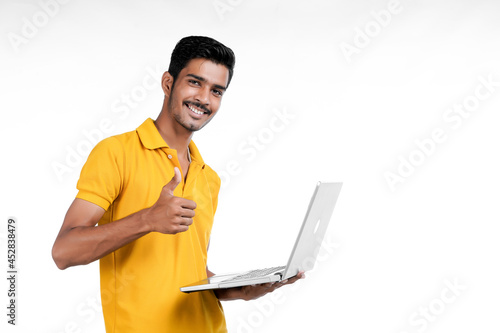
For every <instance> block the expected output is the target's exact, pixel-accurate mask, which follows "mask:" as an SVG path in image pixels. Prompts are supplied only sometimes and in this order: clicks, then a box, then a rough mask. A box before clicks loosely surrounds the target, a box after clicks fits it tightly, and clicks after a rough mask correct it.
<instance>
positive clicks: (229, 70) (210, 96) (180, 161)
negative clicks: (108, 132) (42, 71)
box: [52, 37, 303, 333]
mask: <svg viewBox="0 0 500 333" xmlns="http://www.w3.org/2000/svg"><path fill="white" fill-rule="evenodd" d="M234 63H235V58H234V54H233V52H232V50H231V49H229V48H227V47H226V46H224V45H222V44H221V43H219V42H217V41H215V40H213V39H211V38H208V37H186V38H183V39H182V40H180V41H179V42H178V43H177V45H176V47H175V49H174V51H173V52H172V57H171V62H170V66H169V69H168V72H165V73H164V74H163V77H162V89H163V92H164V94H165V98H164V101H163V107H162V110H161V112H160V114H159V116H158V118H157V119H156V121H153V120H152V119H147V120H146V121H145V122H144V123H143V124H142V125H141V126H139V127H138V128H137V130H136V131H132V132H128V133H124V134H121V135H117V136H113V137H110V138H107V139H105V140H103V141H101V142H100V143H99V144H97V146H96V147H95V148H94V150H93V151H92V152H91V154H90V156H89V158H88V160H87V162H86V164H85V166H84V167H83V169H82V172H81V175H80V179H79V181H78V184H77V188H78V190H79V192H78V194H77V196H76V199H75V200H74V201H73V203H72V205H71V206H70V208H69V209H68V212H67V214H66V217H65V219H64V222H63V225H62V227H61V230H60V232H59V235H58V236H57V239H56V241H55V243H54V247H53V250H52V256H53V258H54V261H55V262H56V264H57V266H58V267H59V268H60V269H65V268H67V267H70V266H75V265H82V264H88V263H90V262H93V261H95V260H97V259H100V273H101V298H102V305H103V312H104V319H105V324H106V331H107V332H114V333H123V332H151V333H154V332H227V329H226V323H225V318H224V312H223V309H222V306H221V304H220V302H219V300H231V299H245V300H251V299H255V298H258V297H260V296H262V295H264V294H266V293H268V292H271V291H273V290H275V289H276V288H278V287H280V286H282V285H283V284H282V283H275V284H262V285H256V286H246V287H241V288H231V289H224V290H217V291H215V292H214V291H203V292H196V293H192V294H183V293H182V292H180V291H179V287H181V286H182V285H185V284H188V283H191V282H193V281H196V280H200V279H203V278H206V277H207V275H208V276H212V275H213V273H212V272H210V271H209V270H208V267H207V250H208V244H209V239H210V232H211V229H212V224H213V218H214V214H215V210H216V208H217V197H218V192H219V188H220V179H219V177H218V176H217V174H216V173H215V172H214V171H213V170H212V169H211V168H210V167H209V166H208V165H206V164H205V163H204V161H203V159H202V157H201V155H200V152H199V151H198V149H197V148H196V145H195V144H194V142H193V141H192V140H191V138H192V136H193V133H194V132H195V131H198V130H200V129H201V128H203V127H204V126H205V125H206V124H207V123H208V122H209V121H210V120H211V119H212V118H213V117H214V116H215V114H216V113H217V111H218V109H219V106H220V103H221V100H222V96H223V95H224V93H225V91H226V89H227V87H228V85H229V83H230V81H231V78H232V74H233V68H234ZM165 184H166V185H165ZM96 224H97V226H96ZM301 277H303V273H302V272H301V273H299V274H298V275H297V276H296V277H294V278H291V279H289V281H288V282H286V283H284V284H288V283H293V282H294V281H296V280H297V279H298V278H301Z"/></svg>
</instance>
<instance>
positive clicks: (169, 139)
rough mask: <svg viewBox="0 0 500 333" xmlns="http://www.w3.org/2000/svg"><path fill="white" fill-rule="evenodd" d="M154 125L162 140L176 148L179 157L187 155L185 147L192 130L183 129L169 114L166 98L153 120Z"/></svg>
mask: <svg viewBox="0 0 500 333" xmlns="http://www.w3.org/2000/svg"><path fill="white" fill-rule="evenodd" d="M155 125H156V128H157V129H158V132H160V135H161V136H162V138H163V140H165V142H166V143H167V144H168V146H169V147H170V148H172V149H175V150H177V155H178V156H179V157H180V156H187V149H188V145H189V143H190V142H191V138H192V137H193V132H192V131H189V130H187V129H185V128H184V127H183V126H182V125H180V124H179V123H178V122H177V121H176V120H175V119H173V118H172V117H171V116H170V114H169V112H168V109H167V99H165V101H164V102H163V107H162V110H161V112H160V114H159V115H158V118H157V119H156V120H155Z"/></svg>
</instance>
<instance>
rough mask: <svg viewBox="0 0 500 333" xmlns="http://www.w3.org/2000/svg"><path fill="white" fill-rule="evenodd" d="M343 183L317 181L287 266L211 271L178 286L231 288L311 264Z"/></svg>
mask: <svg viewBox="0 0 500 333" xmlns="http://www.w3.org/2000/svg"><path fill="white" fill-rule="evenodd" d="M341 187H342V183H324V182H318V184H317V185H316V189H315V190H314V193H313V196H312V198H311V201H310V203H309V207H308V209H307V213H306V216H305V218H304V222H303V223H302V227H301V228H300V232H299V235H298V236H297V240H296V241H295V246H294V247H293V250H292V253H291V254H290V259H288V263H287V265H286V266H278V267H271V268H265V269H256V270H251V271H245V272H242V273H235V274H225V275H214V276H212V277H209V278H207V279H204V280H201V281H197V282H194V283H192V284H189V285H187V286H184V287H182V288H181V291H183V292H186V293H189V292H193V291H201V290H208V289H219V288H232V287H240V286H246V285H252V284H260V283H267V282H276V281H282V280H286V279H288V278H290V277H293V276H295V275H297V274H298V272H299V271H308V270H311V269H312V268H313V267H314V262H315V261H316V256H317V254H318V252H319V250H320V247H321V244H322V242H323V237H324V236H325V233H326V228H327V227H328V222H329V221H330V217H331V216H332V213H333V209H334V207H335V203H336V202H337V198H338V196H339V193H340V189H341Z"/></svg>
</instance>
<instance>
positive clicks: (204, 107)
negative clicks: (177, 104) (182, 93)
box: [186, 101, 212, 115]
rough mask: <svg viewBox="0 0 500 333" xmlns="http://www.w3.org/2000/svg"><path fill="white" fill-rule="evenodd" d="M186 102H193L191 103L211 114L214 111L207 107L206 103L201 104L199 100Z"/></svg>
mask: <svg viewBox="0 0 500 333" xmlns="http://www.w3.org/2000/svg"><path fill="white" fill-rule="evenodd" d="M186 104H191V105H194V106H196V107H197V108H198V109H201V110H203V111H204V112H206V113H207V114H209V115H210V114H212V111H211V110H210V109H209V108H207V107H206V106H205V105H203V104H200V103H198V102H191V101H187V102H186Z"/></svg>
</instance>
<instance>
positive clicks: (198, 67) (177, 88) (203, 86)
mask: <svg viewBox="0 0 500 333" xmlns="http://www.w3.org/2000/svg"><path fill="white" fill-rule="evenodd" d="M228 79H229V70H228V69H227V68H226V67H225V66H224V65H218V64H216V63H214V62H212V61H210V60H207V59H202V58H197V59H192V60H191V61H189V62H188V64H187V66H186V67H184V68H183V69H182V70H181V71H180V73H179V75H178V76H177V79H176V80H175V83H174V84H173V86H172V90H171V93H170V96H169V100H168V112H169V114H170V115H171V116H172V118H173V119H174V120H175V121H176V122H177V123H179V124H180V125H181V126H182V127H184V128H185V129H187V130H189V131H198V130H200V129H201V128H203V126H205V125H206V124H208V122H209V121H210V120H212V118H213V117H214V116H215V114H216V113H217V110H219V107H220V103H221V100H222V95H223V94H224V92H225V90H226V87H227V82H228Z"/></svg>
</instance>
